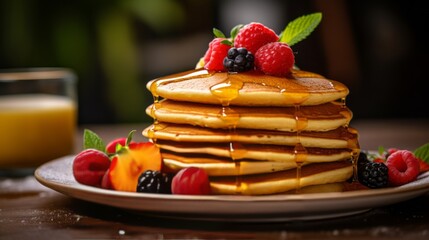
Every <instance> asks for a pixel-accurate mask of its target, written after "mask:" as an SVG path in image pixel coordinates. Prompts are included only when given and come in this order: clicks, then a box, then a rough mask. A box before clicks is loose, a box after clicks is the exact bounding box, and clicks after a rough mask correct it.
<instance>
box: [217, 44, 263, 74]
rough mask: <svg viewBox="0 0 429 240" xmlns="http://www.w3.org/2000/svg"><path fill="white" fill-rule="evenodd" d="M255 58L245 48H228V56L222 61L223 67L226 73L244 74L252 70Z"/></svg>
mask: <svg viewBox="0 0 429 240" xmlns="http://www.w3.org/2000/svg"><path fill="white" fill-rule="evenodd" d="M254 60H255V58H254V57H253V54H252V53H251V52H249V51H247V49H245V48H235V47H233V48H230V49H229V50H228V55H227V56H226V57H225V58H224V60H223V66H224V67H225V68H226V69H227V70H228V72H244V71H249V70H252V69H253V66H254V65H253V62H254Z"/></svg>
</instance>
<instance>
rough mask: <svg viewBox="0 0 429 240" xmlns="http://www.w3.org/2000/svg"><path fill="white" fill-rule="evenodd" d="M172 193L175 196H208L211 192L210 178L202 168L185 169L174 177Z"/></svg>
mask: <svg viewBox="0 0 429 240" xmlns="http://www.w3.org/2000/svg"><path fill="white" fill-rule="evenodd" d="M171 191H172V192H173V194H190V195H208V194H210V191H211V189H210V181H209V177H208V175H207V173H206V172H205V171H204V169H202V168H197V167H188V168H184V169H182V170H180V171H179V172H178V173H177V174H176V176H174V177H173V182H172V184H171Z"/></svg>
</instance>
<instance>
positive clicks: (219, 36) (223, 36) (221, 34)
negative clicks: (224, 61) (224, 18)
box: [213, 28, 226, 38]
mask: <svg viewBox="0 0 429 240" xmlns="http://www.w3.org/2000/svg"><path fill="white" fill-rule="evenodd" d="M213 34H214V35H215V37H217V38H226V37H225V34H223V32H222V31H221V30H219V29H217V28H213Z"/></svg>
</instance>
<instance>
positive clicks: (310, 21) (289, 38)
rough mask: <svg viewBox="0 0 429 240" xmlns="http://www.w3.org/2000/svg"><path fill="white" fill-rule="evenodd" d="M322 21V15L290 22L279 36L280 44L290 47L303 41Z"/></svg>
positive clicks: (317, 14) (314, 14)
mask: <svg viewBox="0 0 429 240" xmlns="http://www.w3.org/2000/svg"><path fill="white" fill-rule="evenodd" d="M320 21H322V13H312V14H308V15H304V16H301V17H299V18H297V19H295V20H293V21H292V22H290V23H289V24H288V25H287V26H286V28H285V30H284V31H283V32H282V34H281V38H280V42H283V43H286V44H288V45H289V46H292V45H294V44H296V43H298V42H300V41H301V40H303V39H305V38H306V37H307V36H308V35H310V33H311V32H313V30H314V29H315V28H316V27H317V25H319V23H320Z"/></svg>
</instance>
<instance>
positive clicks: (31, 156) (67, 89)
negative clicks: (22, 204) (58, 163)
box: [0, 68, 77, 171]
mask: <svg viewBox="0 0 429 240" xmlns="http://www.w3.org/2000/svg"><path fill="white" fill-rule="evenodd" d="M75 84H76V75H75V74H74V73H73V71H71V70H69V69H63V68H31V69H14V70H10V69H9V70H0V170H2V171H7V170H14V169H15V170H16V169H32V168H35V167H37V166H39V165H41V164H43V163H45V162H47V161H50V160H53V159H55V158H59V157H61V156H65V155H68V154H71V153H73V150H74V145H73V144H74V140H75V130H76V122H77V100H76V90H75V89H76V88H75Z"/></svg>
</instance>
